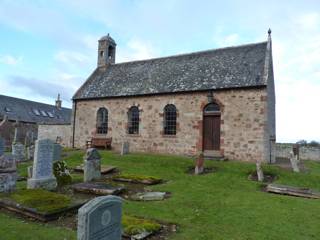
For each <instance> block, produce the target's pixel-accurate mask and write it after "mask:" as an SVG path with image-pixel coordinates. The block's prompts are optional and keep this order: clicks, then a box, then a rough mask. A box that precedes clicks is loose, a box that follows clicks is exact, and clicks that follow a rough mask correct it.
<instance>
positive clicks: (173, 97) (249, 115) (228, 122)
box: [74, 88, 269, 161]
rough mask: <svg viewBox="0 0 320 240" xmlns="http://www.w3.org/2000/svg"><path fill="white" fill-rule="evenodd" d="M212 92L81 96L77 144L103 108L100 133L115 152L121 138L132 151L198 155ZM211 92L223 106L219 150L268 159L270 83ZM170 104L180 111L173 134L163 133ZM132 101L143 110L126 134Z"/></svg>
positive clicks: (232, 157) (232, 155)
mask: <svg viewBox="0 0 320 240" xmlns="http://www.w3.org/2000/svg"><path fill="white" fill-rule="evenodd" d="M208 93H209V92H208V91H206V92H193V93H180V94H166V95H153V96H139V97H125V98H108V99H100V100H86V101H85V100H82V101H78V102H77V108H76V121H75V138H74V140H75V142H74V143H75V147H82V148H83V147H85V143H86V140H89V139H90V138H91V133H92V132H93V131H94V129H95V127H96V113H97V110H98V109H99V108H100V107H105V108H107V109H108V115H109V121H108V124H109V128H108V133H107V135H101V137H112V147H113V149H115V150H116V151H120V148H121V144H122V142H124V141H129V142H130V151H132V152H152V153H165V154H177V155H197V154H199V153H200V152H201V151H202V130H203V129H202V120H203V108H204V107H205V106H206V104H208V97H207V96H208ZM213 95H214V99H215V101H216V102H217V103H218V104H219V105H220V108H221V138H220V142H221V153H222V154H223V155H224V156H225V157H226V158H228V159H230V160H242V161H256V160H264V161H268V156H269V153H268V152H267V151H268V149H266V145H267V144H266V139H268V138H267V136H266V134H268V131H267V109H266V108H267V103H266V102H267V91H266V88H261V89H243V90H240V89H239V90H224V91H214V93H213ZM167 104H174V105H175V106H176V108H177V111H178V116H177V134H176V135H175V136H166V135H163V109H164V107H165V106H166V105H167ZM134 105H135V106H138V107H139V110H140V129H139V134H138V135H130V134H128V133H127V121H128V119H127V118H128V117H127V112H128V110H129V108H130V107H131V106H134ZM268 135H269V134H268Z"/></svg>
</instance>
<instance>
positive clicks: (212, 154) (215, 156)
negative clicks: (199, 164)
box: [203, 150, 224, 161]
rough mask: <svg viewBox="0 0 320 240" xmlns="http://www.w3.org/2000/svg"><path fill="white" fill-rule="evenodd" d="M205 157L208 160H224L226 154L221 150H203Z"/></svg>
mask: <svg viewBox="0 0 320 240" xmlns="http://www.w3.org/2000/svg"><path fill="white" fill-rule="evenodd" d="M203 157H204V159H206V160H217V161H224V156H223V155H222V154H221V153H220V151H208V150H206V151H203Z"/></svg>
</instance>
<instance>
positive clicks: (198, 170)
mask: <svg viewBox="0 0 320 240" xmlns="http://www.w3.org/2000/svg"><path fill="white" fill-rule="evenodd" d="M203 166H204V157H203V154H202V153H201V154H200V155H199V157H198V158H197V160H196V166H195V168H194V174H196V175H198V174H201V173H202V172H203V170H204V167H203Z"/></svg>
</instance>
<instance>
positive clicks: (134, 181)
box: [112, 175, 165, 185]
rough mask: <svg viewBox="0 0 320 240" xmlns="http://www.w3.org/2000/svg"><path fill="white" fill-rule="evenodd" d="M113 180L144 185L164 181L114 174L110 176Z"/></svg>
mask: <svg viewBox="0 0 320 240" xmlns="http://www.w3.org/2000/svg"><path fill="white" fill-rule="evenodd" d="M112 180H113V181H116V182H127V183H135V184H145V185H156V184H160V183H164V182H165V181H164V180H163V179H155V180H151V179H141V180H140V179H133V178H122V177H121V175H115V176H114V177H112Z"/></svg>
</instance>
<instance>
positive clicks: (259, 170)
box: [256, 162, 264, 182]
mask: <svg viewBox="0 0 320 240" xmlns="http://www.w3.org/2000/svg"><path fill="white" fill-rule="evenodd" d="M256 170H257V177H258V181H259V182H263V180H264V175H263V171H262V166H261V162H256Z"/></svg>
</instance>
